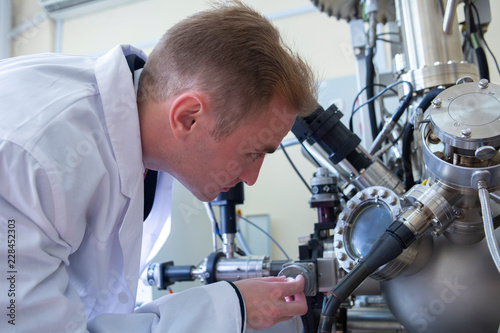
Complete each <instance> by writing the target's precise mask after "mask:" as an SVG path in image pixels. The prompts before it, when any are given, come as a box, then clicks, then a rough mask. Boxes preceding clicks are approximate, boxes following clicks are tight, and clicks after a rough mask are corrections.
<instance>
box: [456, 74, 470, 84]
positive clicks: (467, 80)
mask: <svg viewBox="0 0 500 333" xmlns="http://www.w3.org/2000/svg"><path fill="white" fill-rule="evenodd" d="M466 82H474V80H473V79H472V78H471V77H470V76H462V77H461V78H459V79H458V80H457V84H462V83H466Z"/></svg>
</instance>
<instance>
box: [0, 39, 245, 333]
mask: <svg viewBox="0 0 500 333" xmlns="http://www.w3.org/2000/svg"><path fill="white" fill-rule="evenodd" d="M130 53H136V54H139V55H140V56H141V57H143V58H145V55H144V54H143V53H142V52H141V51H140V50H137V49H134V48H133V47H131V46H119V47H116V48H114V49H113V50H111V51H110V52H109V53H107V54H105V55H104V56H102V57H99V58H96V57H80V56H68V55H53V54H51V55H37V56H26V57H20V58H17V59H15V58H14V59H6V60H3V61H0V228H1V229H0V235H1V240H0V241H1V242H0V244H1V249H0V267H1V271H2V272H3V274H2V276H1V279H0V295H1V296H0V300H1V303H0V308H1V309H2V310H0V314H1V316H0V331H1V332H18V333H20V332H44V333H45V332H47V333H48V332H68V333H74V332H85V331H90V332H106V333H110V332H171V333H182V332H205V333H206V332H214V333H215V332H217V333H221V332H231V333H239V332H241V331H242V326H244V325H245V323H244V322H242V317H241V313H240V302H239V299H238V296H237V294H236V292H235V290H234V289H233V287H232V286H231V285H230V284H228V283H226V282H221V283H216V284H213V285H209V286H205V287H200V288H196V289H192V290H189V291H186V292H183V293H178V294H173V295H168V296H165V297H162V298H160V299H159V300H156V301H154V302H152V303H149V304H146V305H144V306H142V307H141V308H139V309H137V310H135V313H134V306H135V295H136V289H137V283H138V279H139V275H140V271H141V266H142V267H144V264H145V263H144V262H143V263H142V265H141V263H140V261H141V243H142V239H143V238H144V240H145V242H144V244H142V248H143V253H142V258H143V261H145V259H147V258H148V257H149V258H150V257H151V256H149V253H147V252H148V251H150V250H152V249H153V243H154V241H155V240H156V236H157V234H158V232H159V230H160V229H161V228H162V225H159V224H158V223H161V224H163V223H165V221H166V219H167V216H160V217H159V218H158V219H157V220H156V221H149V219H148V221H146V222H145V224H148V223H149V224H148V226H149V227H148V228H145V229H146V230H147V231H148V232H147V234H145V235H144V237H143V233H142V229H143V222H142V214H143V191H144V188H143V187H144V185H143V177H144V171H145V170H144V165H143V163H142V154H141V141H140V134H139V123H138V114H137V106H136V94H135V92H134V85H133V82H132V78H131V73H130V70H129V68H128V66H127V63H126V61H125V58H124V55H127V54H130ZM161 177H163V179H162V181H160V183H164V184H166V186H167V189H166V190H165V192H164V193H163V194H162V195H163V196H164V197H165V200H166V202H163V203H162V204H163V205H164V206H167V207H168V206H169V205H170V201H169V199H170V194H171V191H170V189H169V188H168V186H171V182H172V180H171V177H170V176H169V175H167V174H162V176H161ZM165 193H166V194H165ZM164 212H165V213H167V214H168V213H169V209H166V210H165V211H164ZM152 215H153V216H154V215H155V214H152ZM156 215H158V214H156ZM160 215H161V214H160ZM8 221H10V222H8ZM12 221H15V222H12ZM9 226H10V227H11V229H15V247H13V249H14V250H15V263H13V266H10V267H7V263H8V259H12V257H8V254H9V252H8V248H7V238H9V239H12V232H9V233H8V232H7V231H8V228H9ZM12 226H15V227H12ZM7 234H9V236H8V235H7ZM155 235H156V236H155ZM11 252H12V251H11ZM10 254H12V253H10ZM5 274H9V275H7V276H5ZM8 278H10V280H8ZM12 281H14V285H12ZM12 287H13V288H12ZM9 288H10V289H13V290H14V296H12V295H8V293H7V290H9ZM12 302H14V304H15V310H14V323H15V326H14V325H12V323H9V320H11V318H12V316H11V317H9V316H6V314H7V315H8V314H9V313H11V312H12V311H11V309H7V308H6V306H8V305H10V304H11V303H12ZM11 314H12V313H11Z"/></svg>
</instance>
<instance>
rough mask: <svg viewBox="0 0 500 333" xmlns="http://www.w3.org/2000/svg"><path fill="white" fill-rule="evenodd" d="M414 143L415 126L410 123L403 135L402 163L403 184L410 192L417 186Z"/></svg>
mask: <svg viewBox="0 0 500 333" xmlns="http://www.w3.org/2000/svg"><path fill="white" fill-rule="evenodd" d="M412 142H413V124H412V123H408V124H407V125H406V127H405V132H404V134H403V152H402V156H401V162H402V163H403V182H404V184H405V188H406V190H407V191H408V190H409V189H410V188H412V187H413V185H415V180H414V179H413V170H412V169H413V167H412V163H411V144H412Z"/></svg>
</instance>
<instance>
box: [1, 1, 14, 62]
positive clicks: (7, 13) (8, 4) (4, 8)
mask: <svg viewBox="0 0 500 333" xmlns="http://www.w3.org/2000/svg"><path fill="white" fill-rule="evenodd" d="M11 24H12V0H3V1H0V59H3V58H8V57H10V34H9V32H10V29H11Z"/></svg>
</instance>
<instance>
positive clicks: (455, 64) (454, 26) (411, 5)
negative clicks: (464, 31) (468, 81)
mask: <svg viewBox="0 0 500 333" xmlns="http://www.w3.org/2000/svg"><path fill="white" fill-rule="evenodd" d="M396 8H397V19H398V21H399V23H400V26H401V35H402V40H403V45H404V54H405V57H406V59H405V63H406V73H405V74H403V75H402V76H401V78H402V79H403V80H405V81H409V82H411V83H412V84H413V87H414V89H415V91H422V90H424V89H428V88H432V87H437V86H450V85H453V84H455V82H456V81H457V80H458V79H459V78H461V77H463V76H470V77H472V78H474V79H475V80H477V79H478V78H477V69H476V67H475V66H474V65H472V64H468V63H464V62H463V61H462V60H463V55H462V49H461V42H460V33H459V29H458V21H457V19H456V17H453V19H452V18H451V15H449V16H448V21H449V22H448V23H447V25H448V26H449V29H448V30H447V32H443V29H442V24H443V15H444V13H443V9H442V8H443V3H442V2H441V1H440V0H437V1H436V0H419V1H413V0H397V1H396Z"/></svg>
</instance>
